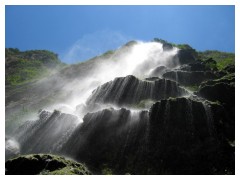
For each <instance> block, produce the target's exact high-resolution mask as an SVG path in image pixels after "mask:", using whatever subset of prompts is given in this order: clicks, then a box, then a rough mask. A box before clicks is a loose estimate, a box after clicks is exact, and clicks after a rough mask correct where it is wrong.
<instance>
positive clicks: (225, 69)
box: [223, 65, 235, 73]
mask: <svg viewBox="0 0 240 180" xmlns="http://www.w3.org/2000/svg"><path fill="white" fill-rule="evenodd" d="M223 70H224V71H227V72H228V73H235V66H234V65H228V66H226V67H225V68H224V69H223Z"/></svg>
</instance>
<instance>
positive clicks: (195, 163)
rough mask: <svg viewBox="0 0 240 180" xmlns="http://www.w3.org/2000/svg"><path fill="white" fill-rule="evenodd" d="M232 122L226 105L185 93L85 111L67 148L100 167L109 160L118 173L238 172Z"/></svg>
mask: <svg viewBox="0 0 240 180" xmlns="http://www.w3.org/2000/svg"><path fill="white" fill-rule="evenodd" d="M222 123H223V124H222ZM228 125H229V124H227V116H226V114H224V110H223V107H222V106H220V105H217V104H203V103H201V102H198V101H194V100H190V99H186V98H177V99H169V100H161V101H160V102H157V103H155V104H154V105H153V106H152V108H151V110H150V112H147V111H137V112H133V111H129V110H126V109H120V110H114V109H105V110H103V111H99V112H96V113H89V114H87V115H86V116H85V117H84V122H83V124H82V125H80V126H79V127H78V128H76V130H75V132H74V133H73V135H72V136H71V137H70V139H69V141H68V142H67V143H66V146H65V152H66V153H67V154H71V155H72V156H73V157H74V158H76V159H78V160H79V161H81V162H85V163H86V164H88V165H89V167H91V168H92V169H93V171H95V172H96V173H101V172H99V171H101V169H102V168H103V164H105V165H106V166H107V167H108V168H110V169H111V170H112V171H113V172H114V174H125V173H130V174H225V173H230V174H234V148H233V147H231V146H230V145H229V143H228V141H227V140H228V136H229V134H227V133H223V132H224V131H226V132H227V129H226V127H227V126H228ZM232 134H234V132H232V133H231V135H232ZM68 147H71V148H68ZM96 150H97V151H96ZM69 151H70V152H69Z"/></svg>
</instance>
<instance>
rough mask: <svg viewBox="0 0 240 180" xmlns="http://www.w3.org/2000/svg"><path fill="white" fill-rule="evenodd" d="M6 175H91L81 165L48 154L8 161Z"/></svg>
mask: <svg viewBox="0 0 240 180" xmlns="http://www.w3.org/2000/svg"><path fill="white" fill-rule="evenodd" d="M5 173H6V175H37V174H45V175H48V174H49V175H50V174H69V175H70V174H75V175H89V174H91V173H90V172H89V171H88V169H87V168H86V167H84V166H83V165H82V164H80V163H77V162H74V161H70V160H66V159H65V158H63V157H60V156H54V155H48V154H33V155H26V156H20V157H18V158H15V159H11V160H8V161H7V162H6V163H5Z"/></svg>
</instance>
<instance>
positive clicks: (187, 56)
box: [176, 49, 197, 65]
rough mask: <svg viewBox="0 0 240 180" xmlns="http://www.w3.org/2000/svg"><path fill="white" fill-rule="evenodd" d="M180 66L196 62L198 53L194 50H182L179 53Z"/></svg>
mask: <svg viewBox="0 0 240 180" xmlns="http://www.w3.org/2000/svg"><path fill="white" fill-rule="evenodd" d="M176 56H177V58H178V60H179V64H180V65H182V64H187V63H192V62H194V61H196V59H197V52H196V51H195V50H194V49H180V50H179V51H178V53H177V55H176Z"/></svg>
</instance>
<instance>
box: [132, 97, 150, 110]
mask: <svg viewBox="0 0 240 180" xmlns="http://www.w3.org/2000/svg"><path fill="white" fill-rule="evenodd" d="M152 104H154V101H153V100H151V99H144V100H142V101H140V102H139V103H138V104H136V105H135V106H134V108H137V109H145V108H149V107H150V106H151V105H152Z"/></svg>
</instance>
